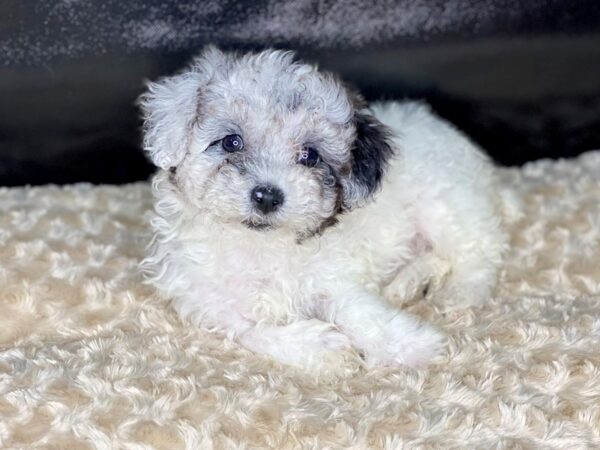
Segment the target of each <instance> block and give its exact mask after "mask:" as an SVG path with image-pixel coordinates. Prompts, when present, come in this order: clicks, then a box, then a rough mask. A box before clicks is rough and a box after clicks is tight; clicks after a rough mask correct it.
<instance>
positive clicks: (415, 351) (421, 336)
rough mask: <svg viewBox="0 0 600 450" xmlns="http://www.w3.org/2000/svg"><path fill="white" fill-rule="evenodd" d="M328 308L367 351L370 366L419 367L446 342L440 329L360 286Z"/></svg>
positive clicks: (340, 324) (329, 312)
mask: <svg viewBox="0 0 600 450" xmlns="http://www.w3.org/2000/svg"><path fill="white" fill-rule="evenodd" d="M327 309H328V311H327V315H328V318H329V320H331V321H333V322H334V323H336V324H337V325H338V326H339V327H340V329H341V330H342V331H343V332H344V333H345V334H346V335H347V336H349V337H350V340H351V341H352V343H353V344H354V345H355V346H356V347H357V348H359V349H360V350H362V351H364V353H365V360H366V362H367V364H368V365H370V366H395V365H400V364H403V365H408V366H419V365H421V364H423V363H425V362H427V361H428V360H430V359H431V358H433V357H434V356H436V355H437V354H439V352H440V350H441V348H442V346H443V344H444V342H445V339H444V337H443V336H442V334H441V333H440V332H439V331H437V330H435V329H434V328H432V327H430V326H428V325H424V324H421V323H420V322H419V321H418V320H417V319H416V318H415V317H412V316H411V315H409V314H406V313H404V312H402V311H399V310H397V309H396V308H393V307H392V306H390V305H389V304H387V303H385V301H384V300H383V299H382V298H380V297H379V296H377V295H376V294H373V293H371V292H368V291H366V290H365V289H363V288H361V287H358V288H357V289H355V290H347V291H345V292H343V293H340V295H339V296H336V298H335V299H334V300H332V301H331V302H330V303H328V306H327Z"/></svg>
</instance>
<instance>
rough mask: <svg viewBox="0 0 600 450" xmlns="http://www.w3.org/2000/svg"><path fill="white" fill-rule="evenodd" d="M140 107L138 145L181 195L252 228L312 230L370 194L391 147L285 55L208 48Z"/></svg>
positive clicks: (328, 80)
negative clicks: (140, 138) (140, 137)
mask: <svg viewBox="0 0 600 450" xmlns="http://www.w3.org/2000/svg"><path fill="white" fill-rule="evenodd" d="M141 104H142V108H143V109H144V112H145V118H146V122H145V140H144V144H145V148H146V150H147V151H148V152H149V153H150V156H151V157H152V159H153V161H154V162H155V164H157V165H158V166H159V167H161V168H163V169H166V170H169V171H170V172H171V175H170V180H171V182H172V183H173V184H174V185H175V186H176V187H177V189H178V190H179V192H180V193H181V195H182V196H183V197H184V198H185V200H186V202H187V203H188V204H189V205H192V207H194V208H197V209H198V210H199V211H201V212H202V213H203V214H209V215H211V216H212V217H214V218H215V219H217V220H219V221H221V222H224V223H235V224H243V225H244V226H246V227H248V228H251V229H256V230H263V231H264V230H269V229H274V228H285V229H289V230H291V231H293V232H295V233H296V234H297V235H298V236H299V237H300V238H304V237H307V236H310V235H312V234H314V233H316V232H319V231H320V230H322V229H324V228H325V227H326V226H327V225H329V224H331V223H334V222H335V216H336V214H338V213H339V212H341V211H343V210H344V209H350V208H352V207H356V206H359V205H360V204H361V203H362V202H363V201H364V200H366V199H367V198H368V196H369V195H370V194H371V193H372V192H373V191H374V190H375V189H376V188H377V186H378V184H379V182H380V179H381V175H382V171H383V167H384V165H385V161H386V159H387V157H388V156H390V154H391V148H390V146H389V145H388V143H387V140H386V136H385V132H384V130H383V127H382V126H381V124H379V123H378V122H377V121H376V120H375V119H374V118H373V117H371V116H370V115H368V114H366V113H364V112H359V111H355V109H354V108H355V106H354V104H353V102H352V101H351V99H350V97H349V94H348V93H347V91H346V90H345V89H344V87H343V86H342V85H341V84H339V83H338V82H337V81H336V80H335V79H334V78H333V77H331V76H330V75H328V74H323V73H320V72H318V71H317V70H316V69H315V68H314V67H312V66H309V65H306V64H300V63H297V62H294V61H293V55H292V54H291V53H286V52H280V51H265V52H262V53H259V54H248V55H245V56H237V55H233V54H225V53H222V52H220V51H219V50H216V49H214V48H209V49H208V50H206V51H205V52H204V53H203V54H202V55H201V56H200V57H199V58H197V59H196V60H195V61H194V63H193V64H192V67H191V69H189V70H188V71H186V72H183V73H181V74H179V75H176V76H174V77H171V78H167V79H164V80H162V81H160V82H158V83H153V84H151V85H150V86H149V91H148V93H147V94H145V95H144V96H143V97H142V99H141Z"/></svg>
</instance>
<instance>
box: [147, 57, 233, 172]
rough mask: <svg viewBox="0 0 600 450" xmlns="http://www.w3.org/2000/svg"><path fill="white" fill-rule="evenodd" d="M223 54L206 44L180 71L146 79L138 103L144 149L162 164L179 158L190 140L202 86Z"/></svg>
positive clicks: (164, 164)
mask: <svg viewBox="0 0 600 450" xmlns="http://www.w3.org/2000/svg"><path fill="white" fill-rule="evenodd" d="M225 58H226V55H225V54H224V53H222V52H221V51H220V50H218V49H217V48H215V47H212V46H211V47H208V48H206V49H205V50H204V51H203V52H202V53H201V54H200V56H199V57H197V58H196V59H195V60H194V62H193V63H192V65H191V66H190V67H188V68H186V69H185V70H184V71H183V72H181V73H179V74H176V75H173V76H170V77H165V78H163V79H161V80H159V81H156V82H152V83H148V86H147V88H148V89H147V91H146V92H145V93H144V94H142V95H141V96H140V98H139V100H138V104H139V106H140V107H141V109H142V113H143V118H144V127H143V131H144V150H145V151H146V152H148V155H149V156H150V158H151V160H152V162H153V163H154V164H155V165H156V166H158V167H160V168H162V169H168V168H170V167H175V166H177V164H179V163H180V162H181V160H182V159H183V157H184V156H185V154H186V151H187V149H188V146H189V144H190V140H191V136H192V132H193V127H194V124H195V123H196V119H197V114H198V102H199V98H200V94H201V90H202V87H203V86H204V85H206V84H207V83H208V81H209V80H210V78H211V76H212V73H213V72H214V71H215V70H217V68H219V67H220V66H222V64H220V61H221V60H224V59H225Z"/></svg>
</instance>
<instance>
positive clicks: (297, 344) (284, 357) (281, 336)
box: [240, 319, 352, 370]
mask: <svg viewBox="0 0 600 450" xmlns="http://www.w3.org/2000/svg"><path fill="white" fill-rule="evenodd" d="M240 342H241V343H242V345H244V346H245V347H247V348H249V349H250V350H253V351H255V352H257V353H261V354H264V355H269V356H271V357H272V358H274V359H276V360H277V361H279V362H281V363H283V364H287V365H292V366H300V367H304V368H310V369H311V370H312V369H313V368H316V367H317V366H326V365H327V364H328V363H329V362H332V361H333V360H335V359H338V355H340V354H341V352H342V350H344V349H349V348H351V346H352V344H351V343H350V340H349V339H348V337H347V336H346V335H344V334H343V333H340V332H339V331H337V330H336V329H335V328H333V327H332V326H331V325H330V324H328V323H325V322H322V321H320V320H316V319H311V320H301V321H298V322H293V323H291V324H289V325H285V326H263V327H257V328H253V329H251V330H249V331H248V332H246V333H245V334H244V335H242V336H241V337H240Z"/></svg>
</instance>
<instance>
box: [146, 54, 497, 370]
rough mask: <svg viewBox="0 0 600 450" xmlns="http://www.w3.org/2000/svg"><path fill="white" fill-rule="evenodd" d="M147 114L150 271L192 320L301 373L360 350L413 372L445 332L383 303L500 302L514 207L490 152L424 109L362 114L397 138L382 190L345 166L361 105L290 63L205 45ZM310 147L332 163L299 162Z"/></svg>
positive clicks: (152, 96) (157, 88)
mask: <svg viewBox="0 0 600 450" xmlns="http://www.w3.org/2000/svg"><path fill="white" fill-rule="evenodd" d="M141 105H142V108H143V110H144V114H145V119H146V125H145V148H146V150H147V151H148V153H149V155H150V157H151V158H152V159H153V161H154V162H155V164H156V165H157V166H159V167H160V168H161V169H162V170H159V172H158V173H157V175H156V176H155V179H154V183H153V190H154V195H155V198H156V204H155V216H154V217H153V219H152V222H151V223H152V227H153V229H154V233H155V239H154V242H153V245H152V246H151V253H150V255H149V256H148V257H147V258H146V259H145V261H144V267H145V270H146V272H147V273H148V276H149V279H150V280H151V282H152V283H153V284H154V285H155V286H156V287H157V288H158V289H159V290H160V291H161V292H163V293H164V294H165V295H167V296H169V297H171V298H172V299H173V305H174V307H175V309H176V310H177V311H178V313H179V314H180V315H181V316H182V317H183V318H188V319H190V320H192V321H193V322H194V323H196V324H198V325H200V326H203V327H207V328H209V329H212V330H215V331H218V332H223V333H226V334H227V335H229V336H230V337H232V338H235V339H237V340H238V341H239V342H240V343H242V344H243V345H244V346H246V347H248V348H250V349H252V350H254V351H256V352H259V353H262V354H267V355H271V356H272V357H274V358H275V359H277V360H279V361H281V362H284V363H287V364H292V365H299V366H305V367H318V366H320V365H323V364H325V363H327V364H331V363H335V361H336V354H337V353H338V352H337V350H338V349H340V348H343V347H348V346H350V345H352V346H354V347H355V348H357V349H358V350H359V351H360V352H361V354H362V356H363V357H364V359H365V361H366V362H367V364H368V365H398V364H407V365H418V364H422V363H425V362H427V361H429V360H430V359H431V358H433V357H434V356H436V355H437V354H438V353H439V352H440V351H441V348H442V347H443V345H444V338H443V336H442V334H441V333H439V332H438V331H437V330H435V329H433V328H432V327H430V326H428V325H425V324H422V323H420V322H419V321H418V320H417V319H416V318H414V317H413V316H410V315H408V314H406V313H404V312H402V311H400V310H399V309H397V308H396V307H394V306H393V305H391V303H390V302H388V301H386V299H384V296H385V297H387V299H388V300H391V299H392V298H395V299H398V298H399V299H400V300H401V301H406V300H410V299H412V298H413V297H415V296H418V295H419V294H421V293H422V292H423V291H424V290H425V289H427V287H428V288H429V289H428V291H429V295H428V296H429V297H431V298H432V300H433V301H438V302H439V303H440V304H441V305H443V306H444V307H446V308H449V307H457V306H465V305H473V304H481V303H482V302H485V301H486V300H487V299H488V298H489V297H490V295H491V293H492V290H493V288H494V285H495V282H496V276H497V272H498V269H499V267H500V265H501V263H502V255H503V252H504V250H505V248H506V245H507V239H506V236H505V233H504V232H503V230H502V226H501V220H500V207H501V203H502V202H501V199H506V198H507V196H506V195H500V193H499V192H498V189H497V188H496V185H495V174H494V169H493V167H492V166H491V164H490V163H489V162H488V160H487V158H486V157H484V156H483V154H482V153H481V152H480V151H479V150H478V149H477V148H476V147H475V146H474V145H473V144H472V143H471V142H470V141H469V140H468V139H467V138H466V137H464V136H463V135H462V134H461V133H460V132H459V131H457V130H456V129H455V128H454V127H452V126H451V125H449V124H448V123H446V122H444V121H442V120H441V119H439V118H437V117H436V116H434V115H433V114H432V113H431V111H430V110H429V108H428V107H427V106H426V105H423V104H420V103H413V102H404V103H396V102H391V103H381V104H376V105H373V106H372V107H371V108H370V109H365V110H361V111H360V112H361V114H367V115H369V117H372V118H375V119H374V120H378V121H380V122H382V123H383V124H384V125H385V126H386V127H387V128H388V129H389V131H390V137H389V139H390V143H391V146H392V147H393V149H394V150H395V156H394V157H393V158H392V159H391V160H390V161H389V167H387V170H386V171H385V175H384V178H383V180H382V183H381V188H380V189H379V190H377V191H376V192H375V193H374V195H373V196H370V195H369V193H368V192H367V188H366V187H365V186H364V183H363V184H361V183H360V182H359V181H360V180H358V179H357V177H356V176H354V175H353V174H352V172H351V171H350V169H349V168H350V166H351V164H352V161H353V154H352V148H353V144H354V141H355V139H357V130H356V125H355V121H354V117H355V113H356V112H357V111H355V109H354V108H355V106H354V103H353V101H352V98H351V96H350V94H349V93H348V92H347V91H346V89H345V88H344V87H343V86H342V85H341V84H339V83H338V82H337V81H336V80H335V79H334V78H333V77H332V76H330V75H328V74H326V73H322V72H319V71H317V69H316V68H315V67H313V66H310V65H307V64H302V63H298V62H295V61H294V60H293V55H292V54H291V53H289V52H281V51H272V50H269V51H265V52H262V53H258V54H247V55H243V56H239V55H235V54H226V53H222V52H220V51H219V50H217V49H215V48H209V49H208V50H206V51H204V52H203V53H202V54H201V55H200V57H198V58H197V59H196V60H195V61H194V62H193V64H192V66H191V68H189V69H187V70H185V71H184V72H182V73H180V74H177V75H175V76H173V77H170V78H166V79H163V80H161V81H159V82H157V83H152V84H150V86H149V89H148V92H147V94H145V95H144V96H143V97H142V99H141ZM232 133H233V134H239V135H241V136H243V139H244V142H245V144H246V147H245V149H244V150H243V151H242V152H239V154H228V153H226V152H224V151H223V150H222V149H221V147H220V140H221V139H222V138H223V137H224V136H226V135H228V134H232ZM307 142H308V143H310V145H314V146H317V147H318V148H319V151H320V153H321V157H322V159H323V160H324V161H326V162H327V163H328V168H324V167H320V168H319V167H315V168H313V169H311V168H307V167H304V166H302V165H299V164H296V163H295V159H296V157H297V154H298V152H299V151H301V150H302V148H303V145H306V144H307ZM380 162H381V163H383V161H380ZM328 171H329V172H328ZM262 183H269V184H274V185H277V186H278V187H280V188H281V190H282V191H283V192H284V194H285V202H284V204H283V205H282V207H281V208H279V210H277V211H276V212H275V213H274V214H270V215H268V216H266V215H263V214H260V213H259V212H257V211H256V208H254V207H253V204H252V201H251V200H250V192H251V190H252V189H253V188H254V187H255V186H256V185H258V184H262ZM340 202H341V203H342V204H343V205H344V206H343V207H340ZM340 210H341V211H340ZM332 218H335V219H336V220H337V223H336V224H335V225H333V226H326V227H322V229H321V225H323V224H324V223H326V222H327V220H329V219H332ZM248 224H251V225H261V226H263V225H264V227H265V228H268V229H262V230H257V229H255V227H249V226H248Z"/></svg>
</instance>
